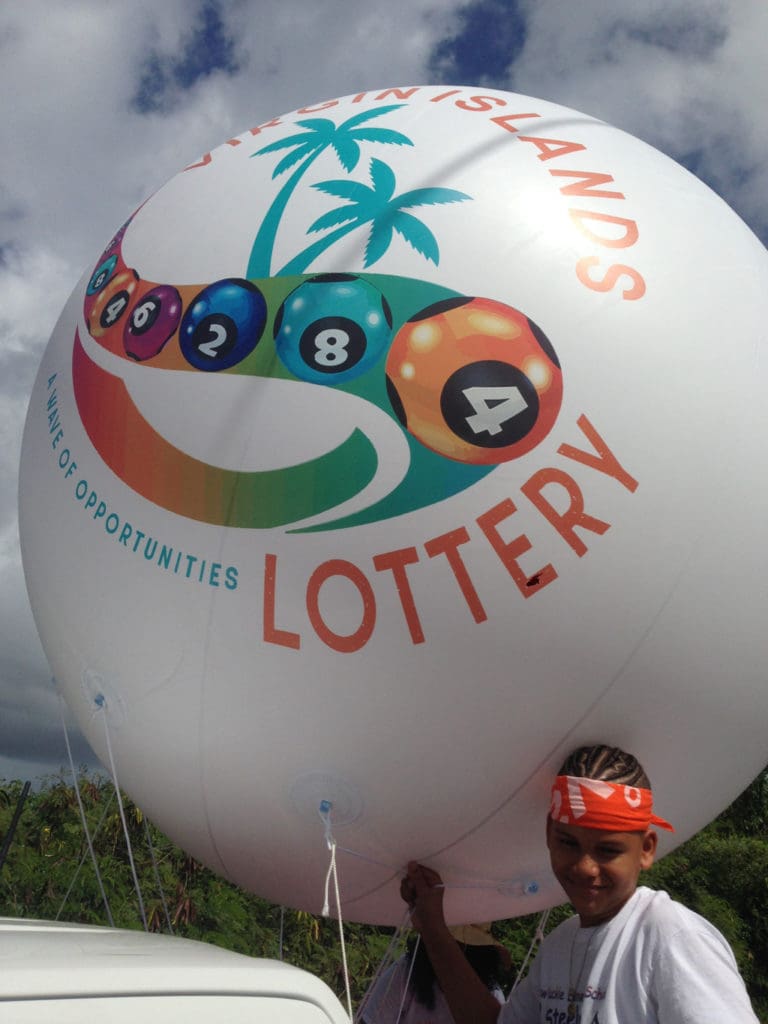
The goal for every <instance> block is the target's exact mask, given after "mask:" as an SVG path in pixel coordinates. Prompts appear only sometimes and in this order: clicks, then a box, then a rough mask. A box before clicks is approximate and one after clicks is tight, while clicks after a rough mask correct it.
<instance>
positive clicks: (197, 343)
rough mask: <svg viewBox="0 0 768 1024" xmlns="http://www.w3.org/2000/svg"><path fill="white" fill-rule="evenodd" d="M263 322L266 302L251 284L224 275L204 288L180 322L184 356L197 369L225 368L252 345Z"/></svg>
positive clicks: (243, 355) (248, 352) (233, 364)
mask: <svg viewBox="0 0 768 1024" xmlns="http://www.w3.org/2000/svg"><path fill="white" fill-rule="evenodd" d="M266 322H267V303H266V300H265V299H264V296H263V295H262V294H261V292H260V291H259V289H258V288H257V287H256V285H255V284H252V283H251V282H250V281H245V280H243V279H241V278H234V277H230V278H225V279H224V280H223V281H216V282H215V283H214V284H210V285H208V287H207V288H204V289H203V291H201V292H200V293H199V294H198V295H197V296H195V298H194V299H193V301H192V303H191V304H190V306H189V307H188V309H187V311H186V312H185V314H184V318H183V319H182V321H181V329H180V331H179V343H180V345H181V351H182V353H183V355H184V358H185V359H186V360H187V362H188V363H190V364H191V365H192V366H194V367H196V368H197V369H198V370H212V371H213V370H226V369H228V368H229V367H230V366H235V365H236V364H237V363H240V362H242V360H243V359H245V357H246V356H248V355H250V353H251V352H253V350H254V349H255V348H256V345H257V344H258V342H259V339H260V338H261V335H262V333H263V331H264V325H265V324H266Z"/></svg>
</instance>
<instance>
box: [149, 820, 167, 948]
mask: <svg viewBox="0 0 768 1024" xmlns="http://www.w3.org/2000/svg"><path fill="white" fill-rule="evenodd" d="M144 833H145V835H146V837H147V846H148V847H149V856H150V859H151V861H152V872H153V874H154V876H155V884H156V885H157V888H158V891H159V893H160V902H161V903H162V905H163V913H164V914H165V923H166V925H167V927H168V932H169V934H170V935H173V925H172V924H171V915H170V914H169V913H168V904H167V903H166V901H165V892H164V891H163V883H162V880H161V878H160V870H159V868H158V866H157V858H156V857H155V847H154V845H153V843H152V836H151V835H150V831H149V822H148V821H147V817H146V815H144Z"/></svg>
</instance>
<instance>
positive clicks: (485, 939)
mask: <svg viewBox="0 0 768 1024" xmlns="http://www.w3.org/2000/svg"><path fill="white" fill-rule="evenodd" d="M448 930H449V932H450V934H451V936H452V938H453V940H454V942H455V944H456V946H457V948H458V949H459V950H460V951H461V953H462V955H463V956H464V958H465V959H466V960H467V962H468V963H469V964H470V966H471V967H472V969H473V970H474V971H475V973H476V974H477V976H478V978H479V979H480V981H481V982H482V983H483V984H484V985H485V987H486V989H487V990H488V992H490V994H491V995H492V996H493V998H494V999H495V1000H496V1002H497V1005H502V1004H503V1003H504V993H503V991H502V989H501V981H502V978H503V976H504V975H505V974H506V972H507V971H508V970H509V966H510V957H509V953H508V952H507V950H506V949H505V948H504V947H503V946H501V945H500V943H498V942H497V941H496V939H495V938H494V937H493V935H492V934H491V926H490V924H466V925H458V926H457V927H454V928H449V929H448ZM359 1020H360V1021H362V1022H363V1024H453V1017H452V1016H451V1011H450V1009H449V1008H448V1004H447V1002H446V1000H445V996H444V995H443V992H442V989H441V987H440V984H439V982H438V980H437V977H436V975H435V971H434V969H433V967H432V964H431V963H430V960H429V956H428V954H427V951H426V949H425V948H424V943H423V942H421V941H420V940H419V938H418V936H416V937H415V938H411V939H409V941H408V944H407V947H406V951H405V953H404V954H403V955H402V956H401V957H400V958H399V959H398V960H396V961H395V962H394V963H393V964H392V965H391V966H390V967H389V968H388V969H387V970H385V971H384V972H383V973H382V974H381V975H380V976H379V977H378V978H377V979H376V980H375V981H374V983H373V985H372V986H371V988H370V990H369V991H368V992H367V993H366V996H365V999H364V1000H363V1003H362V1005H361V1008H360V1013H359Z"/></svg>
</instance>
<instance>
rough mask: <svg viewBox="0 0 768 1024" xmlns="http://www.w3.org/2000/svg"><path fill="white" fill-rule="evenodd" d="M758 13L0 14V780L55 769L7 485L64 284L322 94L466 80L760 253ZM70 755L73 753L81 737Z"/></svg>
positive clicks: (295, 10) (84, 753) (686, 6)
mask: <svg viewBox="0 0 768 1024" xmlns="http://www.w3.org/2000/svg"><path fill="white" fill-rule="evenodd" d="M766 38H768V5H766V3H765V0H644V2H643V3H642V4H637V3H636V2H635V0H579V2H578V3H572V2H568V0H478V2H474V3H471V2H470V3H464V2H454V0H409V2H408V3H404V2H399V3H398V2H397V0H395V2H393V3H391V4H388V5H387V4H383V3H380V2H379V3H370V2H367V0H358V2H356V3H354V4H351V3H349V2H348V0H321V2H318V0H282V2H280V3H271V2H270V3H267V0H163V3H162V4H158V3H156V0H131V2H130V3H124V2H123V3H121V2H120V0H108V2H104V0H24V3H4V4H2V5H0V82H1V83H2V91H1V94H2V97H3V99H2V105H1V106H0V125H2V133H1V135H0V139H1V143H0V162H1V167H2V169H1V171H0V441H1V442H2V443H0V778H2V777H5V778H34V777H36V776H38V775H39V774H40V773H41V772H45V771H51V770H56V769H57V768H58V767H59V766H60V765H62V764H63V763H64V760H65V754H64V746H63V739H62V729H61V723H60V718H59V707H58V702H57V698H56V697H55V693H54V691H53V688H52V686H51V682H50V673H49V670H48V668H47V665H46V661H45V657H44V655H43V653H42V649H41V647H40V644H39V641H38V639H37V635H36V632H35V627H34V623H33V620H32V615H31V612H30V609H29V604H28V601H27V597H26V592H25V587H24V579H23V574H22V569H21V562H20V555H19V540H18V528H17V517H16V490H17V475H18V459H19V450H20V445H21V434H22V428H23V422H24V416H25V413H26V407H27V402H28V399H29V394H30V391H31V388H32V382H33V379H34V374H35V371H36V368H37V365H38V363H39V360H40V357H41V355H42V352H43V349H44V347H45V344H46V341H47V339H48V336H49V334H50V331H51V329H52V327H53V325H54V322H55V320H56V317H57V315H58V313H59V311H60V309H61V307H62V305H63V304H64V302H65V300H66V298H67V296H68V295H69V293H70V291H71V290H72V288H73V287H74V285H75V283H76V281H77V279H78V278H79V277H80V275H81V273H82V271H83V270H84V269H85V268H86V266H90V264H92V263H93V257H94V253H98V252H100V251H101V249H102V248H103V246H104V244H105V243H106V241H107V240H108V239H109V238H110V236H111V234H112V233H113V231H114V229H116V227H117V226H119V225H120V224H121V222H122V220H123V219H124V218H125V216H126V215H127V214H128V213H130V212H131V211H132V210H133V209H134V208H135V207H136V205H137V204H138V203H139V202H140V201H141V200H142V199H143V198H144V197H146V196H147V195H149V194H151V193H152V192H154V191H155V190H156V189H157V188H158V187H159V186H160V185H161V184H162V183H163V182H164V181H165V180H166V179H167V178H168V177H170V176H171V175H172V174H174V173H175V172H176V171H178V170H179V169H181V168H182V167H183V166H185V165H186V164H187V163H189V162H191V161H192V160H194V159H196V158H197V157H198V156H199V155H200V154H201V153H203V152H205V151H207V150H209V149H212V148H213V147H214V146H216V145H217V144H219V143H220V142H222V141H224V140H225V139H227V138H230V137H231V136H233V135H235V134H238V133H240V132H242V131H244V130H245V129H247V128H249V127H251V126H253V125H256V124H259V123H261V122H263V121H265V120H267V119H269V118H270V117H272V116H275V115H277V114H280V113H283V112H286V111H290V110H293V109H295V108H297V107H300V106H303V105H306V104H311V103H315V102H317V101H320V100H323V99H327V98H330V97H334V96H342V95H345V94H349V93H356V92H360V91H365V90H371V89H378V88H383V87H386V86H406V85H414V84H424V83H430V82H436V83H452V84H462V85H470V84H482V85H485V86H492V87H495V88H502V89H509V90H511V91H515V92H519V93H524V94H526V95H529V96H536V97H541V98H544V99H549V100H553V101H555V102H558V103H562V104H564V105H566V106H570V107H575V108H576V109H580V110H583V111H586V112H588V113H590V114H593V115H596V116H597V117H600V118H603V119H604V120H606V121H609V122H611V123H613V124H616V125H618V126H620V127H621V128H624V129H625V130H627V131H629V132H631V133H632V134H635V135H638V136H640V137H641V138H643V139H644V140H646V141H647V142H650V143H651V144H652V145H655V146H657V147H658V148H659V149H661V150H663V151H664V152H666V153H668V154H669V155H670V156H672V157H674V158H675V159H677V160H679V161H680V162H682V163H684V164H685V165H686V166H687V167H688V168H689V169H691V170H692V171H694V173H696V174H697V175H698V176H699V177H701V178H702V179H703V180H704V181H706V182H707V183H708V184H709V185H711V186H712V187H713V188H714V189H715V190H716V191H717V192H719V193H720V194H721V195H722V196H723V197H724V198H725V199H726V200H727V201H728V202H729V203H730V204H731V206H732V207H733V208H734V209H735V210H736V211H737V212H738V213H739V214H740V215H741V216H742V217H743V218H744V219H745V220H746V221H747V223H748V224H749V225H750V226H751V227H752V229H753V230H754V231H755V232H756V233H757V234H758V235H759V236H760V238H761V239H762V240H763V242H765V241H766V240H768V203H766V196H768V119H766V116H765V110H766V107H767V106H768V69H766V63H765V57H764V49H765V43H764V41H765V39H766ZM75 756H76V758H77V759H78V760H79V761H86V760H88V759H89V757H90V755H89V753H88V750H87V747H86V746H85V743H84V741H83V740H81V739H80V740H77V742H76V743H75Z"/></svg>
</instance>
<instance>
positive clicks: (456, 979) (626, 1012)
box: [401, 746, 758, 1024]
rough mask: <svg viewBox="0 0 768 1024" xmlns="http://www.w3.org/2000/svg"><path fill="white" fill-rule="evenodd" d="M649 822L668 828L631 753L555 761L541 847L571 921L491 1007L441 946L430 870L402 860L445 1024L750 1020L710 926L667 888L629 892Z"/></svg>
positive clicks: (442, 930) (650, 846) (745, 1023)
mask: <svg viewBox="0 0 768 1024" xmlns="http://www.w3.org/2000/svg"><path fill="white" fill-rule="evenodd" d="M654 826H656V827H660V828H671V826H670V825H669V824H668V823H667V822H665V821H663V820H662V819H661V818H657V817H656V815H654V814H653V809H652V795H651V786H650V782H649V781H648V777H647V775H646V774H645V772H644V771H643V769H642V766H641V765H640V764H639V763H638V762H637V760H636V759H635V758H634V757H633V756H632V755H631V754H627V753H625V752H624V751H622V750H619V749H618V748H616V747H606V746H595V747H582V748H580V749H579V750H576V751H574V753H573V754H572V755H571V756H570V757H569V758H568V759H567V760H566V761H565V763H564V764H563V766H562V767H561V769H560V771H559V772H558V776H557V778H556V779H555V782H554V785H553V789H552V805H551V809H550V814H549V817H548V818H547V847H548V849H549V855H550V861H551V864H552V870H553V872H554V874H555V877H556V878H557V880H558V882H560V884H561V886H562V887H563V889H564V890H565V893H566V895H567V896H568V899H569V900H570V902H571V904H572V905H573V908H574V910H575V911H576V916H574V917H572V918H570V919H569V920H568V921H565V922H563V924H561V925H560V926H559V927H558V928H556V929H555V930H554V931H553V932H552V933H551V935H549V936H547V938H546V939H545V940H544V942H543V943H542V945H541V949H540V950H539V954H538V956H537V957H536V960H535V961H534V963H533V965H532V967H531V970H530V972H529V974H528V976H527V977H526V978H525V980H524V981H523V982H521V984H520V985H519V986H518V987H517V989H515V991H514V992H513V993H512V994H511V996H510V998H509V1000H508V1001H507V1003H506V1004H505V1005H504V1006H503V1007H502V1009H501V1011H500V1012H499V1007H498V1004H497V1003H496V1002H495V1000H493V998H492V997H491V998H488V996H489V993H488V991H487V989H485V988H484V986H483V985H482V984H480V983H479V980H478V979H477V977H476V976H474V975H473V973H472V971H471V969H469V967H468V965H467V963H466V960H464V959H463V957H461V956H460V955H459V956H456V944H455V943H453V942H451V941H449V940H450V934H449V933H448V930H447V928H446V925H445V920H444V918H443V910H442V896H443V889H442V887H441V885H440V877H439V875H437V874H436V872H434V871H431V870H430V869H429V868H425V867H423V866H422V865H418V864H411V865H409V867H408V874H407V876H406V878H404V879H403V882H402V884H401V893H402V896H403V898H404V899H405V900H406V902H407V903H408V904H409V905H410V907H411V916H412V921H413V925H414V927H415V928H417V929H418V930H419V931H420V932H421V936H422V941H423V942H424V945H425V946H426V949H427V952H428V953H429V957H430V960H431V961H432V965H433V967H434V969H435V973H436V974H437V977H438V979H439V981H440V986H441V988H442V989H443V992H444V994H445V997H446V999H447V1001H448V1005H449V1006H450V1008H451V1012H452V1014H453V1017H454V1020H455V1022H456V1024H496V1020H497V1018H498V1022H499V1024H758V1022H757V1018H756V1017H755V1015H754V1013H753V1011H752V1008H751V1006H750V1002H749V998H748V996H747V993H746V989H745V987H744V983H743V981H742V979H741V977H740V976H739V973H738V969H737V967H736V962H735V960H734V957H733V953H732V952H731V949H730V947H729V946H728V944H727V942H726V941H725V939H724V938H723V936H722V935H721V934H720V933H719V932H718V931H717V929H715V928H714V927H713V926H712V925H710V924H709V922H707V921H705V920H704V919H703V918H702V917H699V915H698V914H694V913H693V912H692V911H690V910H687V909H686V908H685V907H683V906H682V905H681V904H679V903H676V902H674V901H673V900H671V899H670V898H669V896H668V895H667V894H666V893H662V892H654V891H653V890H651V889H647V888H645V887H642V886H641V887H639V888H638V884H637V883H638V878H639V875H640V872H641V871H642V870H644V869H646V868H649V867H650V866H651V864H652V863H653V859H654V855H655V853H656V845H657V840H658V836H657V833H656V832H655V830H654ZM447 940H448V941H447ZM462 961H463V963H462Z"/></svg>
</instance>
